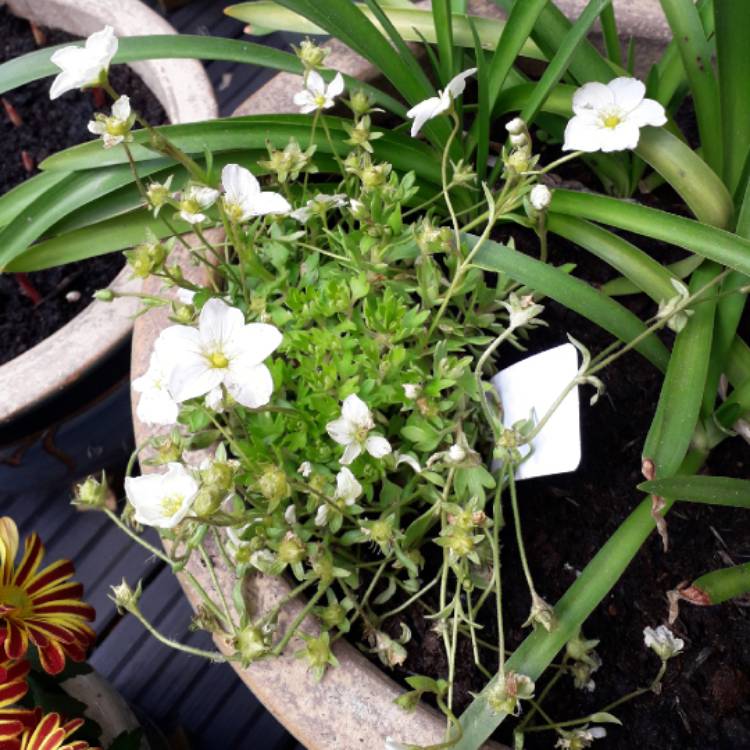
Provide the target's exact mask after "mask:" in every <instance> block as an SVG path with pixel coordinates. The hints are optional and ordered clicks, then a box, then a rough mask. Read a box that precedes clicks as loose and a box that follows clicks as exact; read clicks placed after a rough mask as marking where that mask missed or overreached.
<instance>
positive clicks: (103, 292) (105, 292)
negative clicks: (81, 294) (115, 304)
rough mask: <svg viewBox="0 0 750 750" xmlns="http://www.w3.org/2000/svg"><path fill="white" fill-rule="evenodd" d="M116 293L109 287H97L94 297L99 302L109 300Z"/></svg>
mask: <svg viewBox="0 0 750 750" xmlns="http://www.w3.org/2000/svg"><path fill="white" fill-rule="evenodd" d="M116 296H117V295H116V294H115V292H113V291H112V290H111V289H97V290H96V291H95V292H94V299H98V300H99V302H111V301H112V300H113V299H114V298H115V297H116Z"/></svg>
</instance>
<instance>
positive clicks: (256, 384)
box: [225, 365, 273, 409]
mask: <svg viewBox="0 0 750 750" xmlns="http://www.w3.org/2000/svg"><path fill="white" fill-rule="evenodd" d="M225 384H226V386H227V390H228V391H229V393H230V394H231V395H232V397H233V398H234V399H235V401H237V402H239V403H240V404H242V405H243V406H247V408H248V409H259V408H260V407H261V406H265V405H266V404H267V403H268V402H269V401H270V400H271V396H272V395H273V378H272V377H271V371H270V370H269V369H268V368H267V367H266V366H265V365H258V366H257V367H253V368H252V369H249V370H242V372H241V373H238V372H235V371H230V373H229V375H228V376H227V378H226V380H225Z"/></svg>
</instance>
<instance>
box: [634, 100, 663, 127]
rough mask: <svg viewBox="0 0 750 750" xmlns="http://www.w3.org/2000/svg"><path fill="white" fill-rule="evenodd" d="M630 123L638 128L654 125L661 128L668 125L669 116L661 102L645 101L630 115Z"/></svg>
mask: <svg viewBox="0 0 750 750" xmlns="http://www.w3.org/2000/svg"><path fill="white" fill-rule="evenodd" d="M628 122H633V123H635V124H636V125H638V127H641V128H642V127H644V126H645V125H652V126H654V127H661V126H662V125H666V123H667V115H666V112H665V111H664V107H662V105H661V104H659V102H657V101H655V100H654V99H644V100H643V101H642V102H641V103H640V104H639V105H638V106H637V107H636V108H635V109H634V110H633V111H632V112H631V113H630V114H629V115H628Z"/></svg>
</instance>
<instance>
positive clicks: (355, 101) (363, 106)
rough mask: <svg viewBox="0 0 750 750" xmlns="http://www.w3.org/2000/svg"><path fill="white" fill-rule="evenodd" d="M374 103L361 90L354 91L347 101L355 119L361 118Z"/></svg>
mask: <svg viewBox="0 0 750 750" xmlns="http://www.w3.org/2000/svg"><path fill="white" fill-rule="evenodd" d="M374 103H375V102H374V101H373V99H372V97H371V96H370V95H369V94H368V93H366V92H365V91H362V89H358V90H357V91H355V92H354V93H353V94H352V97H351V99H350V100H349V106H350V107H351V110H352V112H354V114H355V116H357V117H362V116H363V115H366V114H367V113H368V112H370V111H371V110H372V105H373V104H374Z"/></svg>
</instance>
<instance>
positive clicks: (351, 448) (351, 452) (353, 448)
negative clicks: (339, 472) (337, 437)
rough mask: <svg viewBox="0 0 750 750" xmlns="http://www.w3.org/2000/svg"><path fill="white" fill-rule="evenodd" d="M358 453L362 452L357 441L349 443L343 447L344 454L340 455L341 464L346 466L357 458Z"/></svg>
mask: <svg viewBox="0 0 750 750" xmlns="http://www.w3.org/2000/svg"><path fill="white" fill-rule="evenodd" d="M360 453H362V446H361V445H360V444H359V443H357V442H354V443H349V445H347V446H346V448H344V455H343V456H341V465H342V466H348V465H349V464H350V463H352V461H354V459H356V458H357V456H359V454H360Z"/></svg>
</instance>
